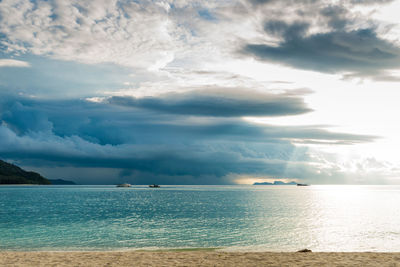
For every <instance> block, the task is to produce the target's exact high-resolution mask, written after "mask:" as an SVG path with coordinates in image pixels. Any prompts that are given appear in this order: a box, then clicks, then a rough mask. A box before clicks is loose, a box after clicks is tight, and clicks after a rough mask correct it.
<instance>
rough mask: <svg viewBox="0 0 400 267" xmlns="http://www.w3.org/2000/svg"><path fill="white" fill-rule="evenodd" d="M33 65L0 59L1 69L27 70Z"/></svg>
mask: <svg viewBox="0 0 400 267" xmlns="http://www.w3.org/2000/svg"><path fill="white" fill-rule="evenodd" d="M30 66H31V65H30V64H29V63H28V62H25V61H21V60H15V59H0V67H19V68H27V67H30Z"/></svg>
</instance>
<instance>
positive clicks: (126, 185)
mask: <svg viewBox="0 0 400 267" xmlns="http://www.w3.org/2000/svg"><path fill="white" fill-rule="evenodd" d="M117 187H131V184H126V183H125V184H119V185H117Z"/></svg>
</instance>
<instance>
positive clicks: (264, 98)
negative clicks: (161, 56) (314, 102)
mask: <svg viewBox="0 0 400 267" xmlns="http://www.w3.org/2000/svg"><path fill="white" fill-rule="evenodd" d="M108 102H109V103H112V104H117V105H122V106H129V107H137V108H145V109H150V110H156V111H158V112H164V113H170V114H181V115H194V116H216V117H238V116H286V115H297V114H303V113H306V112H310V111H311V109H309V108H307V107H306V105H305V103H304V101H303V99H302V98H301V97H299V96H293V95H291V94H285V93H283V94H272V93H262V92H257V91H250V90H243V89H225V90H224V89H219V90H201V91H189V92H184V93H168V94H163V95H161V96H158V97H141V98H134V97H117V96H114V97H111V98H109V99H108Z"/></svg>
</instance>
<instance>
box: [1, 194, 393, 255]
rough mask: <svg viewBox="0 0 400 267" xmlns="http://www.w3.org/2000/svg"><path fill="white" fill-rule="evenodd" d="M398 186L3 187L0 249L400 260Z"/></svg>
mask: <svg viewBox="0 0 400 267" xmlns="http://www.w3.org/2000/svg"><path fill="white" fill-rule="evenodd" d="M399 203H400V187H399V186H310V187H296V186H163V187H162V188H159V189H151V188H148V187H144V186H134V187H131V188H116V187H115V186H1V187H0V250H53V251H56V250H127V249H128V250H130V249H156V248H161V249H163V248H223V249H226V250H240V251H296V250H298V249H302V248H309V249H312V250H313V251H400V205H399Z"/></svg>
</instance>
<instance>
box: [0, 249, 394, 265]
mask: <svg viewBox="0 0 400 267" xmlns="http://www.w3.org/2000/svg"><path fill="white" fill-rule="evenodd" d="M0 266H230V267H235V266H379V267H381V266H400V253H372V252H362V253H337V252H332V253H325V252H317V253H315V252H312V253H298V252H282V253H281V252H220V251H126V252H4V251H3V252H0Z"/></svg>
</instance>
